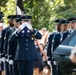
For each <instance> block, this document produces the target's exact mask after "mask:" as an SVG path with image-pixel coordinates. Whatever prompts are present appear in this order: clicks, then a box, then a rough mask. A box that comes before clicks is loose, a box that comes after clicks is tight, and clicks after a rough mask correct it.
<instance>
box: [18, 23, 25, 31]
mask: <svg viewBox="0 0 76 75" xmlns="http://www.w3.org/2000/svg"><path fill="white" fill-rule="evenodd" d="M25 26H26V25H25V24H22V25H20V26H19V28H18V29H20V30H22V29H24V27H25Z"/></svg>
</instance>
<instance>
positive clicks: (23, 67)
mask: <svg viewBox="0 0 76 75" xmlns="http://www.w3.org/2000/svg"><path fill="white" fill-rule="evenodd" d="M33 65H34V61H18V66H19V74H20V75H33Z"/></svg>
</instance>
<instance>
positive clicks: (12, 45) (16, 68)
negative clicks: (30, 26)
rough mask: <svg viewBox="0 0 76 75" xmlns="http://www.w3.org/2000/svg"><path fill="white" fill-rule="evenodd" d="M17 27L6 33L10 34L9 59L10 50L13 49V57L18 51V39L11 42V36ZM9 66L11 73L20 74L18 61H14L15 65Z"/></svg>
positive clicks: (11, 74)
mask: <svg viewBox="0 0 76 75" xmlns="http://www.w3.org/2000/svg"><path fill="white" fill-rule="evenodd" d="M15 30H16V29H15V28H12V29H9V30H8V31H7V33H6V35H7V36H8V40H7V41H8V47H7V51H6V52H7V54H8V57H7V59H9V51H11V52H12V54H13V55H12V56H13V58H12V59H14V56H15V52H16V47H17V40H15V41H13V42H12V43H9V36H10V35H11V34H12V33H13V32H14V31H15ZM8 67H9V74H10V75H13V74H14V75H19V73H18V65H17V63H16V62H14V65H13V67H12V65H10V64H9V65H8Z"/></svg>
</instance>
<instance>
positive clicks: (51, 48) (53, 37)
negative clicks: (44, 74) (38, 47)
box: [47, 19, 63, 75]
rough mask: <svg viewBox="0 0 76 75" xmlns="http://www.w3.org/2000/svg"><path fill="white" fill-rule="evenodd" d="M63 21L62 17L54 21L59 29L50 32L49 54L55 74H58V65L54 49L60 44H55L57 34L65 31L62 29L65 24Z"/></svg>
mask: <svg viewBox="0 0 76 75" xmlns="http://www.w3.org/2000/svg"><path fill="white" fill-rule="evenodd" d="M61 21H62V19H56V20H55V21H54V22H55V23H56V24H57V31H56V32H53V33H52V34H50V36H49V38H48V48H47V56H48V60H49V61H51V65H52V74H53V75H58V67H57V64H56V63H55V60H54V59H53V51H54V50H55V48H56V47H57V46H58V45H57V44H55V41H56V36H57V35H58V34H59V33H61V32H62V31H63V29H62V27H63V26H62V24H61V23H60V22H61ZM58 37H59V36H58ZM49 64H50V63H49Z"/></svg>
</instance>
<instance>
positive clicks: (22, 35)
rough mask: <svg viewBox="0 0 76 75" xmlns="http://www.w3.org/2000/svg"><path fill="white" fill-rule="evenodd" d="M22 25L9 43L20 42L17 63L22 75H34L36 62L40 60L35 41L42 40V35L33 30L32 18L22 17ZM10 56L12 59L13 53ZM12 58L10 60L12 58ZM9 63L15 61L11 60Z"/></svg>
mask: <svg viewBox="0 0 76 75" xmlns="http://www.w3.org/2000/svg"><path fill="white" fill-rule="evenodd" d="M21 18H22V25H21V26H20V27H19V28H18V30H16V31H15V32H14V33H13V34H12V35H11V36H10V38H9V42H12V41H14V40H16V39H17V40H18V45H17V50H16V56H15V59H14V60H15V61H17V62H18V66H19V73H20V75H33V65H34V61H35V60H37V59H38V56H37V51H36V48H35V45H34V39H35V38H36V39H41V37H42V36H41V34H40V33H39V32H38V31H37V30H35V29H33V27H32V25H31V19H32V17H31V16H29V15H25V16H22V17H21ZM10 56H11V57H12V55H11V53H10ZM11 57H10V58H11ZM9 61H11V62H12V61H13V60H12V59H10V60H9Z"/></svg>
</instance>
